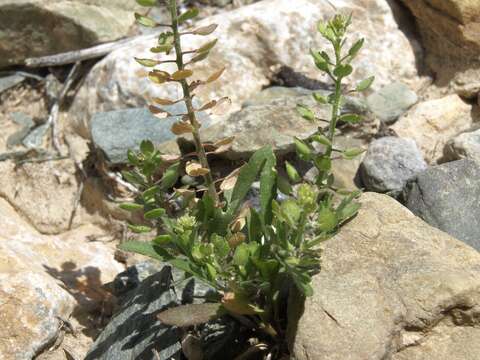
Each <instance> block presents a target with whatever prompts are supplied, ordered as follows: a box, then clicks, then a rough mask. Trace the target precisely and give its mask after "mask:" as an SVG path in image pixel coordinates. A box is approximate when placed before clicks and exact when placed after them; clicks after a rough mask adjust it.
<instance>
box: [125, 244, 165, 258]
mask: <svg viewBox="0 0 480 360" xmlns="http://www.w3.org/2000/svg"><path fill="white" fill-rule="evenodd" d="M118 248H119V249H120V250H123V251H128V252H133V253H136V254H140V255H145V256H148V257H151V258H153V259H157V260H160V261H165V260H166V259H165V257H164V256H163V255H162V250H159V248H157V247H155V246H154V245H153V244H152V243H149V242H144V241H127V242H124V243H122V244H120V245H118ZM165 255H166V256H167V257H168V256H169V255H168V253H166V252H165Z"/></svg>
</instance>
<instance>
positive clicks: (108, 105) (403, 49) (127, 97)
mask: <svg viewBox="0 0 480 360" xmlns="http://www.w3.org/2000/svg"><path fill="white" fill-rule="evenodd" d="M337 6H338V11H341V12H345V13H350V12H353V19H354V20H353V25H352V27H353V28H354V29H357V33H356V34H355V36H352V38H359V37H362V36H363V37H365V38H367V39H368V41H367V42H366V44H365V48H364V51H363V52H362V55H361V56H360V57H359V59H358V61H357V62H356V63H355V64H354V65H355V68H356V69H357V70H356V71H355V72H354V74H353V75H352V77H351V81H352V82H355V81H358V80H360V79H363V78H365V77H367V76H370V75H372V74H375V75H376V81H375V84H374V89H379V88H381V87H382V86H384V85H386V84H389V83H392V82H394V81H398V80H400V79H402V81H405V82H406V83H407V84H408V85H412V86H413V85H414V84H416V83H417V81H418V74H417V70H416V66H415V54H416V52H417V53H418V51H420V50H419V49H420V48H419V47H418V48H417V47H416V46H415V45H412V44H411V43H410V42H409V40H408V39H407V37H406V36H405V35H404V34H403V33H402V32H401V31H400V30H399V28H398V25H397V24H396V22H395V19H394V16H393V13H392V10H391V8H390V6H389V5H388V4H387V3H386V2H385V1H384V0H372V1H369V2H368V4H367V2H365V1H364V0H352V1H350V2H341V3H338V4H337ZM333 14H334V9H333V8H332V7H331V6H330V5H329V4H328V2H325V1H316V0H297V1H295V6H294V7H292V3H291V1H290V0H266V1H260V2H257V3H255V4H253V5H250V6H245V7H241V8H239V9H236V10H233V11H231V12H228V13H223V14H219V15H216V16H212V17H209V18H207V19H205V20H202V21H201V22H199V23H198V24H197V25H198V26H200V25H205V24H210V23H217V24H218V25H219V27H218V30H217V31H216V33H215V34H214V35H212V36H216V37H218V39H219V41H218V44H217V46H216V48H215V49H214V50H213V51H212V53H211V55H210V57H209V60H208V61H205V62H200V63H197V64H195V65H194V66H192V69H193V70H194V72H195V78H200V79H203V78H207V77H208V76H209V75H211V74H212V73H213V72H214V71H216V70H217V69H219V68H221V67H223V66H225V67H226V72H225V73H224V74H223V75H222V77H221V79H220V80H219V81H218V82H215V83H212V84H210V85H208V86H206V87H203V88H201V89H199V90H198V92H197V95H198V98H199V99H200V100H201V102H202V103H205V102H206V101H209V100H210V99H215V98H220V97H223V96H228V97H229V98H230V99H231V100H232V106H231V107H230V108H229V110H228V112H227V113H226V114H225V115H229V114H232V113H234V112H235V111H238V110H239V109H240V107H241V104H242V103H243V102H244V101H245V100H246V99H248V98H250V97H252V96H253V95H254V94H256V93H258V92H259V91H260V90H261V89H262V88H263V87H265V86H266V85H268V84H269V83H270V77H271V75H272V72H273V69H274V68H275V66H274V65H278V64H280V65H281V64H283V65H287V66H290V67H291V68H292V69H294V70H296V71H299V72H304V73H305V74H306V75H308V76H310V77H318V76H319V72H318V70H317V69H316V68H315V66H313V65H312V61H311V58H310V56H309V55H308V53H309V49H310V47H311V46H312V44H315V43H316V44H317V45H318V47H319V48H321V47H325V46H326V42H324V41H323V40H321V37H320V35H319V34H318V32H316V31H315V27H316V23H317V22H318V20H320V19H321V18H323V19H327V18H328V17H330V16H332V15H333ZM155 41H156V38H155V37H154V36H147V37H145V38H144V40H141V41H139V42H138V43H136V44H135V45H133V46H131V47H129V48H125V49H119V50H118V51H115V52H113V53H111V54H110V55H108V56H107V57H105V58H104V59H103V60H102V61H100V62H99V63H97V64H96V65H95V66H94V68H93V69H92V71H91V72H90V73H89V75H88V76H87V78H86V80H85V82H84V85H83V86H82V88H81V89H80V91H79V93H78V94H77V96H76V99H75V103H74V104H73V106H72V108H71V110H70V113H71V114H72V116H73V117H75V128H76V131H78V132H79V133H80V134H82V135H83V136H85V137H88V131H87V129H88V128H89V125H88V121H89V120H90V118H91V116H92V114H94V113H97V112H104V111H110V110H114V109H121V108H125V107H143V106H145V104H146V103H147V102H149V101H150V100H151V98H152V97H162V98H165V97H168V98H175V99H177V98H180V97H181V95H180V89H179V88H178V86H177V85H176V84H168V85H165V86H157V85H155V84H153V83H151V82H150V81H149V80H148V79H146V78H141V77H139V76H138V74H139V73H140V72H144V70H143V69H142V67H141V66H140V65H139V64H137V63H136V62H135V60H134V58H133V57H134V56H137V57H148V56H151V53H150V52H149V49H150V48H151V47H152V45H153V44H154V43H155ZM205 41H206V39H205V38H202V37H185V38H184V39H183V40H182V44H183V46H184V48H185V49H193V48H195V47H198V46H199V45H200V44H203V43H204V42H205ZM417 50H418V51H417ZM398 54H402V56H401V57H400V56H398ZM167 65H169V64H167ZM165 69H166V70H168V71H173V70H174V69H173V68H172V67H168V66H166V67H165Z"/></svg>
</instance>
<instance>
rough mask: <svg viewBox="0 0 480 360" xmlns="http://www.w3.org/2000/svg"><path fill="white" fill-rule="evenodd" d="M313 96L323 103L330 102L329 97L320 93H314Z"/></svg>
mask: <svg viewBox="0 0 480 360" xmlns="http://www.w3.org/2000/svg"><path fill="white" fill-rule="evenodd" d="M313 98H314V99H315V101H316V102H318V103H319V104H321V105H325V104H328V100H327V98H326V97H325V96H323V95H321V94H319V93H313Z"/></svg>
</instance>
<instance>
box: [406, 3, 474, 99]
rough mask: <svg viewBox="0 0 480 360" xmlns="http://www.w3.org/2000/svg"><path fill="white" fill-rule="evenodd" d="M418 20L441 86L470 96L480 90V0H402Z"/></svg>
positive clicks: (431, 63)
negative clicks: (479, 3)
mask: <svg viewBox="0 0 480 360" xmlns="http://www.w3.org/2000/svg"><path fill="white" fill-rule="evenodd" d="M402 1H403V2H404V3H405V4H406V5H407V6H408V7H409V8H410V10H411V11H412V13H413V15H414V16H415V18H416V19H417V24H418V28H419V30H420V33H421V35H422V38H423V45H424V47H425V48H426V53H427V58H426V61H427V64H428V65H429V66H430V68H431V69H432V70H433V71H434V72H435V75H436V82H437V84H438V85H440V86H449V87H450V88H451V89H452V90H453V91H456V92H457V93H458V94H460V95H462V96H467V97H471V98H473V97H476V95H477V93H478V92H479V91H480V59H479V57H478V54H479V53H480V36H479V35H480V6H478V1H477V0H402Z"/></svg>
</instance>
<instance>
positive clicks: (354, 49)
mask: <svg viewBox="0 0 480 360" xmlns="http://www.w3.org/2000/svg"><path fill="white" fill-rule="evenodd" d="M364 42H365V39H360V40H358V41H357V42H355V44H353V46H352V47H351V48H350V50H349V51H348V55H350V57H352V58H354V57H355V56H357V54H358V52H359V51H360V49H361V48H362V46H363V43H364Z"/></svg>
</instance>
